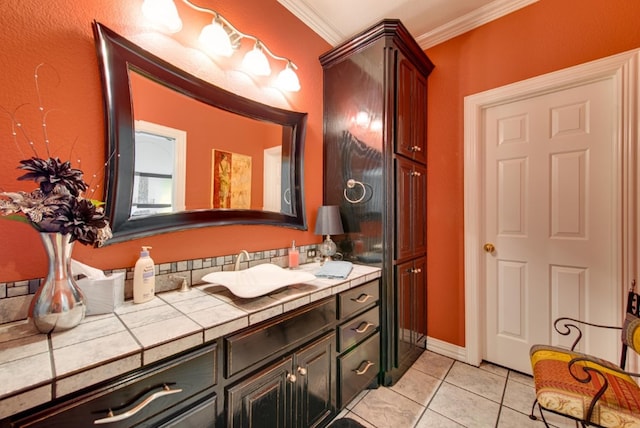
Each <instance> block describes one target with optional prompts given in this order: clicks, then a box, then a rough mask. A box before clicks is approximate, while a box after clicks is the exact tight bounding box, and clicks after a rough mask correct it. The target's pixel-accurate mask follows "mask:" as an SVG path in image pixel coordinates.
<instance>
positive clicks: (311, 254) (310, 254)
mask: <svg viewBox="0 0 640 428" xmlns="http://www.w3.org/2000/svg"><path fill="white" fill-rule="evenodd" d="M315 256H316V250H307V258H308V259H311V258H313V257H315Z"/></svg>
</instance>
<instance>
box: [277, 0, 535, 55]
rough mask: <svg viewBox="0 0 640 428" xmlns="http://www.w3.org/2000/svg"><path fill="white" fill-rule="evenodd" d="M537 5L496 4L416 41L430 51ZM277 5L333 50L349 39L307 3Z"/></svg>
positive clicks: (515, 0)
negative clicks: (443, 43)
mask: <svg viewBox="0 0 640 428" xmlns="http://www.w3.org/2000/svg"><path fill="white" fill-rule="evenodd" d="M537 1H538V0H495V1H493V2H491V3H489V4H487V5H485V6H482V7H480V8H478V9H476V10H474V11H472V12H469V13H467V14H466V15H463V16H461V17H459V18H456V19H454V20H452V21H450V22H448V23H446V24H444V25H441V26H439V27H437V28H435V29H433V30H431V31H429V32H427V33H424V34H421V35H418V36H417V37H416V41H417V42H418V45H420V47H421V48H422V49H427V48H430V47H431V46H435V45H437V44H439V43H442V42H445V41H447V40H449V39H451V38H453V37H456V36H459V35H460V34H463V33H466V32H467V31H470V30H473V29H474V28H476V27H479V26H481V25H484V24H486V23H488V22H491V21H493V20H495V19H498V18H500V17H502V16H504V15H507V14H509V13H511V12H514V11H516V10H518V9H521V8H523V7H525V6H528V5H530V4H532V3H536V2H537ZM278 3H280V4H281V5H283V6H284V7H285V8H286V9H287V10H289V11H290V12H291V13H293V14H294V15H295V16H296V17H297V18H298V19H300V20H301V21H302V22H303V23H305V24H306V25H307V26H308V27H309V28H311V29H312V30H313V31H315V32H316V33H317V34H318V35H319V36H320V37H322V38H323V39H324V40H325V41H327V42H328V43H329V44H330V45H331V46H336V45H338V44H340V43H342V42H343V41H344V40H345V38H346V37H347V36H345V35H344V34H342V33H341V32H340V31H339V30H338V29H336V28H335V27H333V26H332V25H331V24H330V23H329V22H327V21H326V20H325V19H324V18H323V17H322V16H320V15H319V14H318V12H317V11H316V10H315V9H313V8H312V7H311V6H310V5H309V4H308V3H307V2H306V1H304V0H278ZM383 18H384V17H383Z"/></svg>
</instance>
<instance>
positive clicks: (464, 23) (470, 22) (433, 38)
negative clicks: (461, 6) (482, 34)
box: [416, 0, 538, 49]
mask: <svg viewBox="0 0 640 428" xmlns="http://www.w3.org/2000/svg"><path fill="white" fill-rule="evenodd" d="M536 2H538V0H495V1H493V2H491V3H489V4H487V5H485V6H482V7H479V8H478V9H476V10H474V11H471V12H469V13H467V14H466V15H462V16H460V17H458V18H456V19H454V20H452V21H450V22H448V23H446V24H444V25H441V26H439V27H437V28H435V29H433V30H431V31H429V32H427V33H424V34H422V35H420V36H418V37H416V41H417V42H418V44H419V45H420V47H421V48H422V49H427V48H430V47H432V46H435V45H437V44H439V43H442V42H445V41H447V40H449V39H452V38H454V37H456V36H459V35H460V34H464V33H466V32H467V31H471V30H473V29H474V28H477V27H480V26H481V25H484V24H486V23H488V22H491V21H493V20H496V19H498V18H501V17H503V16H505V15H508V14H510V13H511V12H515V11H516V10H518V9H522V8H523V7H525V6H529V5H530V4H533V3H536Z"/></svg>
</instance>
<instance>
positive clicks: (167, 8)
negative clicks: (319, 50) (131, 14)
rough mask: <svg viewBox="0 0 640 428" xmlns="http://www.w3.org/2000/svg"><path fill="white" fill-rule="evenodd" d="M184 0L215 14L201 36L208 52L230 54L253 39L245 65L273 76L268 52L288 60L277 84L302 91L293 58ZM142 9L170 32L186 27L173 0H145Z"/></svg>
mask: <svg viewBox="0 0 640 428" xmlns="http://www.w3.org/2000/svg"><path fill="white" fill-rule="evenodd" d="M182 1H183V2H184V3H185V4H186V5H187V6H189V7H190V8H192V9H194V10H197V11H199V12H204V13H209V14H211V15H213V20H212V22H211V24H209V25H206V26H205V27H204V28H203V29H202V31H201V33H200V37H199V39H198V40H199V41H200V44H201V45H202V49H203V50H204V51H205V52H207V53H209V54H213V55H221V56H226V57H229V56H231V55H232V54H233V51H234V50H236V49H238V48H239V47H240V42H241V41H242V39H251V40H253V41H254V42H255V44H254V47H253V49H252V50H250V51H249V52H247V53H246V54H245V56H244V58H243V60H242V67H243V69H245V71H247V72H249V73H252V74H254V75H256V76H269V75H270V74H271V67H270V66H269V60H268V59H267V57H266V56H265V53H266V54H268V55H269V56H270V57H271V58H273V59H274V60H277V61H283V62H285V63H286V64H285V67H284V68H283V69H282V70H281V71H280V74H278V78H277V79H276V85H277V86H278V87H279V88H280V89H282V90H284V91H287V92H298V91H299V90H300V80H299V79H298V75H297V74H296V72H295V70H297V69H298V67H297V66H296V65H295V64H294V63H293V61H291V60H290V59H288V58H285V57H282V56H278V55H275V54H274V53H273V52H271V50H269V48H268V47H267V46H266V45H265V44H264V43H263V42H262V41H261V40H260V39H258V38H257V37H256V36H253V35H251V34H246V33H243V32H241V31H239V30H238V29H237V28H236V27H235V26H234V25H233V24H231V23H230V22H229V21H228V20H227V19H226V18H224V17H223V16H222V15H220V14H219V13H218V12H216V11H215V10H213V9H209V8H205V7H201V6H197V5H195V4H193V3H192V2H191V1H189V0H182ZM142 12H143V14H144V16H145V17H146V18H147V19H149V20H150V21H152V22H154V23H155V24H156V25H158V26H160V27H161V28H163V29H164V30H165V31H167V32H169V33H177V32H178V31H180V30H181V29H182V20H181V19H180V16H179V14H178V9H177V8H176V5H175V3H174V2H173V0H144V2H143V3H142Z"/></svg>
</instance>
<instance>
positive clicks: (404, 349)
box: [320, 19, 433, 384]
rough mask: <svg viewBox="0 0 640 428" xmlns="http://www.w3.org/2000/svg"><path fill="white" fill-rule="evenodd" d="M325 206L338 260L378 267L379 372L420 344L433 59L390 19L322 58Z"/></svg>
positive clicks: (390, 371)
mask: <svg viewBox="0 0 640 428" xmlns="http://www.w3.org/2000/svg"><path fill="white" fill-rule="evenodd" d="M320 63H321V64H322V67H323V70H324V204H325V205H339V206H340V213H341V216H342V222H343V226H344V229H345V234H344V235H343V236H339V237H335V238H336V239H335V240H336V242H337V244H338V248H339V249H338V251H339V252H340V253H342V255H343V257H344V259H345V260H352V261H354V262H357V263H361V264H362V263H363V264H370V265H375V266H379V267H381V268H382V270H383V272H382V281H381V290H380V298H381V304H380V317H381V326H382V331H381V354H382V355H381V367H380V375H381V380H382V382H383V383H385V384H392V383H394V382H395V381H396V380H397V379H398V378H399V377H400V376H401V375H402V374H403V373H404V372H405V371H406V370H407V368H408V367H409V366H410V365H411V364H412V363H413V362H414V361H415V360H416V359H417V358H418V356H419V355H420V354H421V353H422V351H423V350H424V349H425V348H426V335H427V322H426V320H427V313H426V311H427V308H426V305H427V297H426V296H427V292H426V290H427V282H426V260H427V259H426V257H427V253H426V214H427V204H426V200H427V198H426V196H427V195H426V172H427V77H428V76H429V74H430V73H431V70H432V69H433V64H432V63H431V61H430V60H429V58H428V57H427V56H426V55H425V53H424V52H423V51H422V49H421V48H420V47H419V46H418V44H417V43H416V41H415V40H414V39H413V38H412V37H411V35H410V34H409V32H408V31H407V29H406V28H405V27H404V25H403V24H402V23H401V22H400V21H398V20H393V19H387V20H383V21H381V22H380V23H379V24H377V25H375V26H373V27H371V28H369V29H368V30H366V31H364V32H362V33H360V34H358V35H357V36H355V37H353V38H352V39H351V40H349V41H347V42H345V43H343V44H341V45H339V46H337V47H335V48H334V49H332V50H331V51H329V52H327V53H325V54H323V55H322V56H321V57H320Z"/></svg>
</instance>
